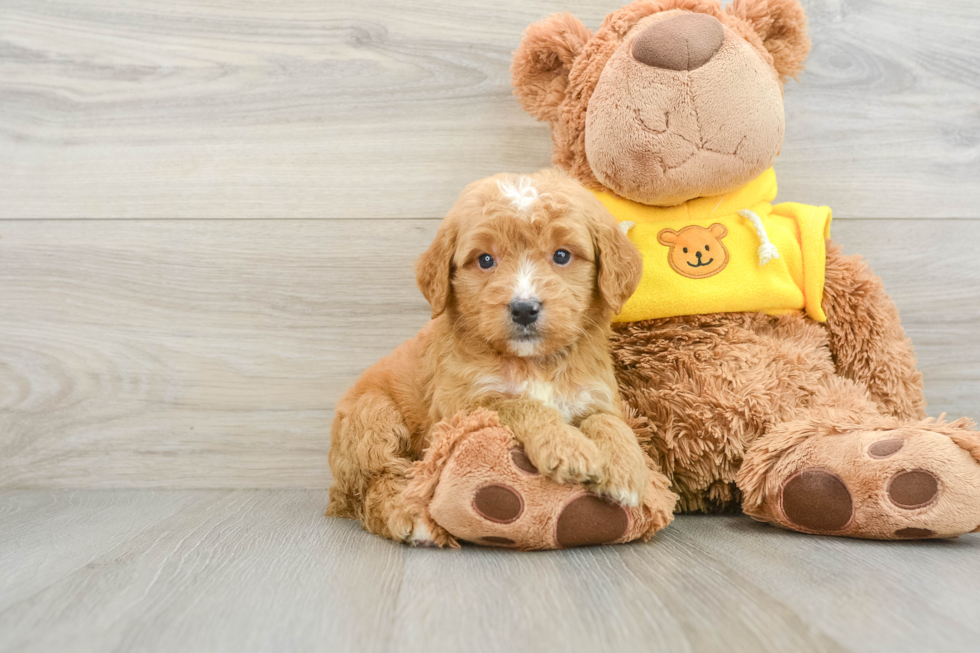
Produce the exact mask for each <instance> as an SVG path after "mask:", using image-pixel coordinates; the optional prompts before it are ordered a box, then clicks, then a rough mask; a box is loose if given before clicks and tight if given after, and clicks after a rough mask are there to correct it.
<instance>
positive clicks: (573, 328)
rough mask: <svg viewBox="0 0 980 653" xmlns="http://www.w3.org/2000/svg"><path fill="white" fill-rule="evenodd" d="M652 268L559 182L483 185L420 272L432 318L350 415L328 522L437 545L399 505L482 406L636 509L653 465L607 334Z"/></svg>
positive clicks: (575, 190) (531, 446) (567, 473)
mask: <svg viewBox="0 0 980 653" xmlns="http://www.w3.org/2000/svg"><path fill="white" fill-rule="evenodd" d="M641 266H642V262H641V258H640V255H639V253H638V252H637V251H636V249H635V248H634V247H633V245H632V244H631V243H630V242H629V240H627V238H626V236H625V235H623V233H622V232H621V231H620V230H619V228H618V225H617V224H616V221H615V219H614V218H613V217H612V216H611V215H610V214H609V213H608V212H607V211H606V209H605V208H604V207H603V206H602V205H601V204H600V203H599V201H598V200H596V198H595V197H594V196H593V195H592V194H591V193H589V192H588V191H587V190H585V189H584V188H583V187H582V186H580V185H579V184H578V183H577V182H575V181H572V180H571V179H569V178H567V177H566V176H565V175H563V174H562V173H560V172H557V171H550V170H545V171H542V172H539V173H537V174H534V175H527V176H520V175H508V174H502V175H497V176H495V177H490V178H488V179H484V180H482V181H478V182H475V183H473V184H470V185H469V186H468V187H467V188H466V190H464V191H463V194H462V196H461V197H460V199H459V201H458V202H457V203H456V205H455V206H454V207H453V208H452V209H451V210H450V212H449V214H448V215H447V216H446V218H445V220H443V222H442V225H441V226H440V227H439V231H438V233H437V234H436V237H435V240H434V242H433V243H432V245H431V247H429V249H428V250H427V251H426V252H425V253H424V254H423V255H422V257H421V258H420V259H419V262H418V266H417V276H418V284H419V287H420V288H421V290H422V293H423V294H424V295H425V297H426V299H427V300H428V301H429V304H430V305H431V307H432V321H431V322H429V323H428V324H427V325H426V326H425V327H424V328H423V329H422V331H420V332H419V333H418V335H416V336H415V337H414V338H413V339H411V340H409V341H408V342H406V343H404V344H402V345H401V346H400V347H398V349H396V350H395V351H394V352H393V353H392V354H391V355H389V356H388V357H386V358H384V359H382V360H381V361H380V362H378V363H377V364H375V365H374V366H373V367H371V368H370V369H368V370H367V371H366V372H365V373H364V374H363V375H362V376H361V378H360V379H358V381H357V383H356V384H355V385H354V387H353V388H351V389H350V390H349V391H348V392H347V394H346V395H344V397H343V398H342V399H341V400H340V402H339V403H338V404H337V412H336V417H335V419H334V423H333V434H332V444H331V448H330V468H331V470H332V471H333V476H334V484H333V486H332V487H331V488H330V506H329V508H328V509H327V514H328V515H334V516H339V517H353V518H356V519H360V520H362V522H363V523H364V526H365V528H367V529H368V530H370V531H372V532H374V533H378V534H379V535H383V536H385V537H389V538H392V539H395V540H399V541H403V542H409V543H413V542H415V543H417V542H423V541H426V540H427V539H428V538H429V535H428V534H427V533H426V532H424V528H422V527H421V526H420V525H419V524H418V522H417V519H416V515H413V514H411V512H410V511H409V510H408V509H407V508H406V507H405V504H404V502H403V500H402V497H401V493H402V490H403V489H404V487H405V485H406V482H407V475H408V473H409V471H410V470H411V468H412V463H413V461H415V460H418V459H419V458H421V457H422V455H423V453H424V452H425V449H426V447H427V446H428V443H429V433H430V429H431V428H432V427H433V425H435V424H436V423H437V422H439V421H440V420H442V419H444V418H449V417H452V416H453V415H455V414H456V413H458V412H459V411H472V410H473V409H475V408H477V407H481V406H482V407H487V408H490V409H493V410H495V411H497V413H498V415H499V417H500V420H501V422H502V423H503V424H505V425H507V426H509V427H510V428H511V430H512V431H513V432H514V435H515V437H516V438H517V439H518V440H519V441H521V442H522V443H523V445H524V447H525V451H526V452H527V455H528V457H529V458H530V459H531V462H533V463H534V465H535V466H536V467H537V468H538V469H540V470H541V471H542V472H543V473H545V474H548V475H550V476H551V477H552V478H554V479H555V480H557V481H559V482H581V483H587V484H589V485H590V487H591V488H592V489H593V490H595V491H596V492H599V493H602V494H605V495H607V496H609V497H611V498H612V499H614V500H616V501H619V502H621V503H624V504H627V505H637V504H638V503H639V502H640V501H641V500H642V499H643V494H644V491H645V488H646V482H647V467H646V465H645V463H644V457H643V453H642V452H641V450H640V447H639V445H638V443H637V441H636V438H635V437H634V434H633V432H632V431H631V430H630V428H629V427H628V426H627V425H626V423H625V422H623V419H622V410H621V408H620V400H619V394H618V391H617V389H616V380H615V378H614V377H613V366H612V361H611V359H610V355H609V345H608V333H609V323H610V320H611V318H612V316H613V315H614V314H615V313H617V312H618V311H619V310H620V309H621V308H622V306H623V304H624V303H625V302H626V300H627V299H629V297H630V295H631V294H633V291H634V290H635V289H636V286H637V284H638V283H639V281H640V274H641Z"/></svg>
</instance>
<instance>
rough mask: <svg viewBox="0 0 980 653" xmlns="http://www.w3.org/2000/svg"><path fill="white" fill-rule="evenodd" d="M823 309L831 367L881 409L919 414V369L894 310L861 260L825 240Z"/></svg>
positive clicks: (921, 409)
mask: <svg viewBox="0 0 980 653" xmlns="http://www.w3.org/2000/svg"><path fill="white" fill-rule="evenodd" d="M823 309H824V312H825V313H826V315H827V322H826V326H827V330H828V332H829V334H830V349H831V353H832V354H833V357H834V363H835V365H836V366H837V372H838V373H839V374H841V375H842V376H844V377H846V378H849V379H852V380H854V381H856V382H857V383H860V384H861V385H862V386H864V387H866V388H867V389H868V392H869V393H870V394H871V398H872V399H873V400H874V401H875V403H877V404H878V406H879V407H880V408H881V410H882V411H883V412H885V413H886V414H889V415H894V416H895V417H899V418H903V419H913V418H922V417H924V416H925V407H926V402H925V398H924V397H923V395H922V373H921V372H919V370H918V369H917V368H916V361H915V353H914V351H913V350H912V343H911V341H910V340H909V339H908V338H907V337H906V336H905V332H904V330H903V329H902V323H901V319H900V318H899V315H898V309H897V308H896V307H895V304H894V303H893V302H892V300H891V298H890V297H889V296H888V295H887V293H885V288H884V285H883V284H882V281H881V279H880V278H879V277H878V276H877V275H875V274H874V273H873V272H871V270H870V269H869V268H868V266H867V264H866V263H865V262H864V261H863V260H862V259H861V258H860V257H859V256H844V255H843V254H842V253H841V249H840V247H839V246H838V245H836V244H835V243H834V242H833V241H831V240H830V239H828V240H827V276H826V285H825V287H824V296H823Z"/></svg>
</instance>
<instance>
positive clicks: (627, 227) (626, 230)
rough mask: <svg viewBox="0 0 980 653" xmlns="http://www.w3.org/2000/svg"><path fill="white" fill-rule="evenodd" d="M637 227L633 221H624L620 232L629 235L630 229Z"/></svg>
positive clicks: (620, 224) (620, 226)
mask: <svg viewBox="0 0 980 653" xmlns="http://www.w3.org/2000/svg"><path fill="white" fill-rule="evenodd" d="M635 226H636V223H635V222H633V221H632V220H623V221H622V222H620V223H619V230H620V231H622V232H623V233H624V234H629V232H630V229H632V228H633V227H635Z"/></svg>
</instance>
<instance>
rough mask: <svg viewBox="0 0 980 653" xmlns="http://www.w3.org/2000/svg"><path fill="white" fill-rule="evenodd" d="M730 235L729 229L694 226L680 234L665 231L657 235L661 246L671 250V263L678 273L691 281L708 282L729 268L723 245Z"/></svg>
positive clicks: (678, 232) (668, 255) (679, 232)
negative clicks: (723, 241)
mask: <svg viewBox="0 0 980 653" xmlns="http://www.w3.org/2000/svg"><path fill="white" fill-rule="evenodd" d="M727 235H728V229H726V228H725V225H723V224H717V223H715V224H713V225H711V226H710V227H708V228H707V229H705V228H704V227H698V226H697V225H691V226H690V227H684V228H683V229H681V230H680V231H674V230H673V229H664V230H663V231H661V232H660V233H659V234H657V242H659V243H660V244H661V245H666V246H667V247H669V248H670V251H669V252H667V260H668V261H669V262H670V267H672V268H673V269H674V272H677V273H678V274H680V275H682V276H685V277H688V278H691V279H705V278H707V277H710V276H713V275H716V274H718V273H719V272H721V271H722V270H724V269H725V266H726V265H728V249H726V248H725V245H724V243H722V242H721V239H722V238H724V237H725V236H727Z"/></svg>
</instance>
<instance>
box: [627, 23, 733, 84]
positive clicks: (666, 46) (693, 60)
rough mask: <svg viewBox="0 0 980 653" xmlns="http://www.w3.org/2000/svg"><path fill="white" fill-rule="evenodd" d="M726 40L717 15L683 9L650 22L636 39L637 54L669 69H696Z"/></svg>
mask: <svg viewBox="0 0 980 653" xmlns="http://www.w3.org/2000/svg"><path fill="white" fill-rule="evenodd" d="M724 40H725V28H724V27H722V25H721V23H720V22H719V21H718V19H717V18H715V17H714V16H709V15H707V14H696V13H683V14H679V15H677V16H673V17H671V18H668V19H666V20H662V21H660V22H657V23H654V24H652V25H649V26H648V27H646V28H644V29H643V31H641V32H640V33H639V35H638V36H637V37H636V39H635V40H634V41H633V49H632V54H633V58H634V59H636V60H637V61H639V62H640V63H644V64H646V65H648V66H653V67H655V68H666V69H668V70H694V69H695V68H700V67H701V66H703V65H704V64H706V63H708V61H710V60H711V57H713V56H714V55H715V53H716V52H718V50H719V49H720V48H721V44H722V42H723V41H724Z"/></svg>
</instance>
